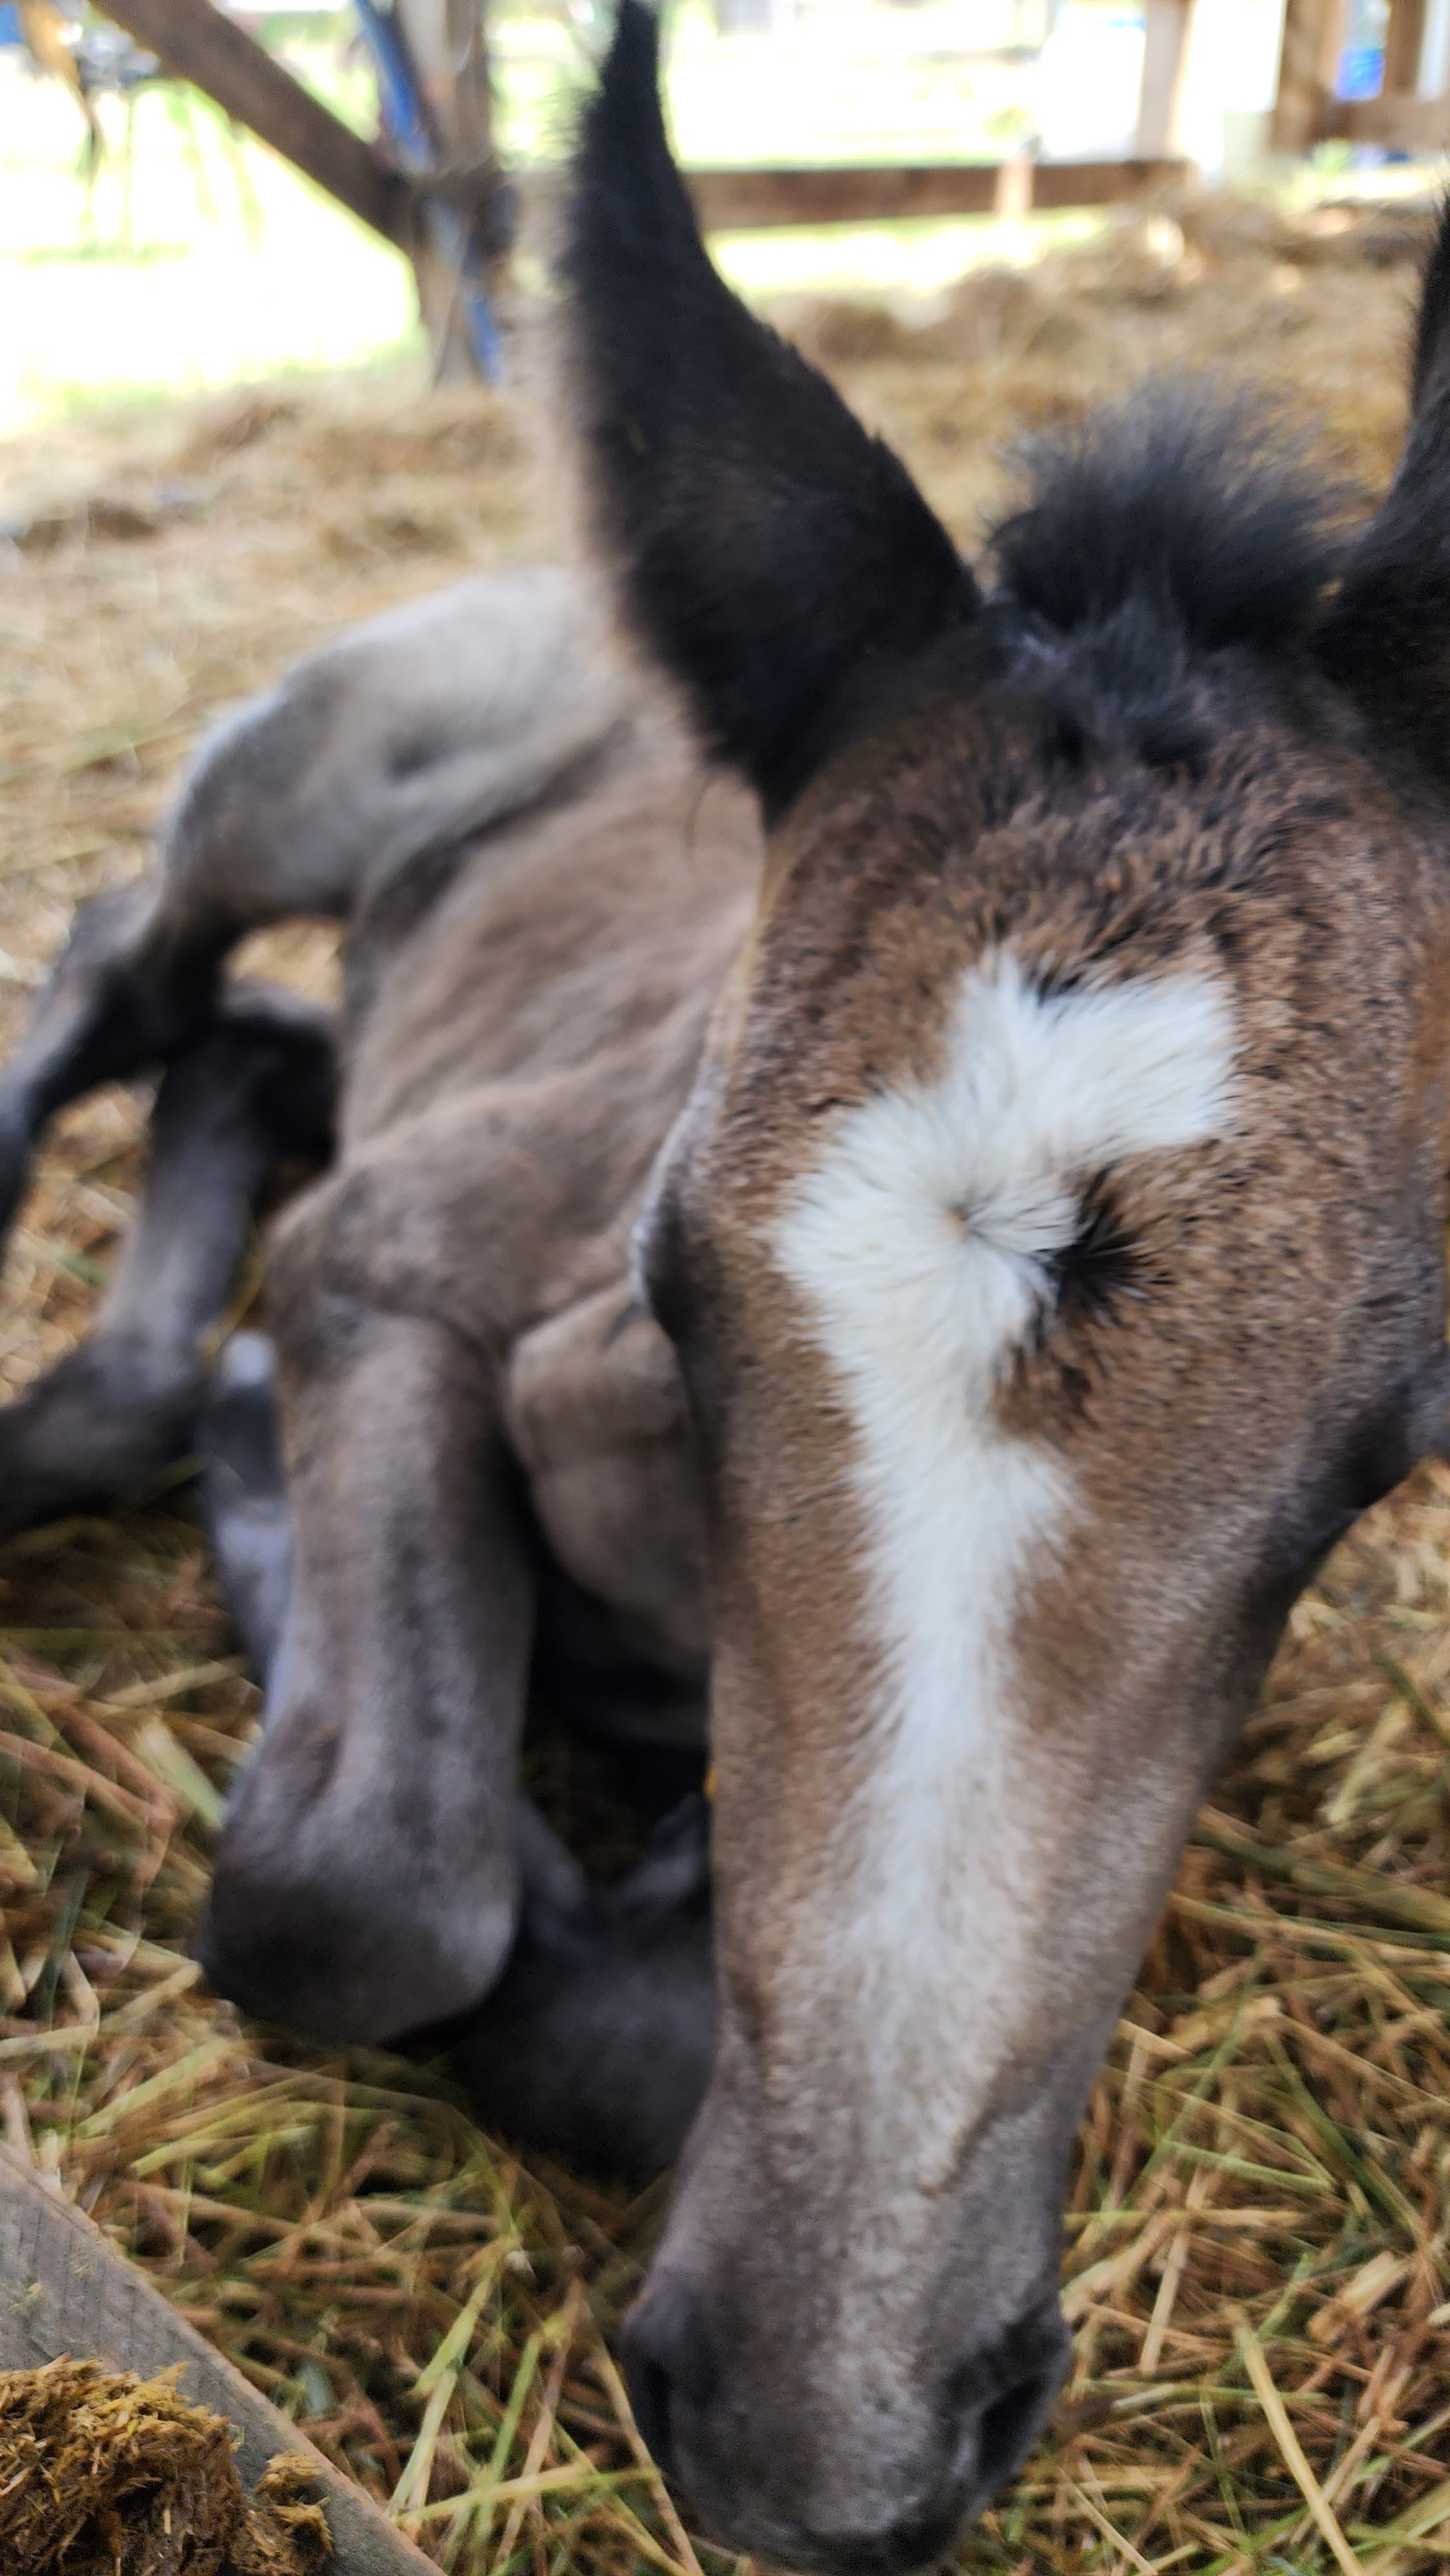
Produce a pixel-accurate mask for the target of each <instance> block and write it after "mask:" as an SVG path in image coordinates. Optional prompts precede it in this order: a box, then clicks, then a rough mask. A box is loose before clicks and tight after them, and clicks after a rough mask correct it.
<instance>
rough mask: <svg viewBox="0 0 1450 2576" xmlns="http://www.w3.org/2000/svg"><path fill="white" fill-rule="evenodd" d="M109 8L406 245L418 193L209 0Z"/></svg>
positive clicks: (145, 1) (122, 2) (128, 2)
mask: <svg viewBox="0 0 1450 2576" xmlns="http://www.w3.org/2000/svg"><path fill="white" fill-rule="evenodd" d="M103 5H104V7H105V11H106V15H107V17H108V18H114V19H115V21H116V24H117V26H118V27H124V28H125V30H126V32H127V34H128V35H131V36H134V37H135V39H136V41H137V43H138V44H140V45H145V46H147V47H148V48H149V50H150V51H151V52H152V53H153V54H159V55H160V56H161V58H162V60H163V62H164V63H166V65H167V66H168V68H169V69H170V70H172V71H174V72H178V73H179V74H180V75H181V77H182V79H183V80H189V81H192V82H194V83H195V85H196V87H197V88H198V89H200V90H205V92H206V95H207V97H208V98H214V99H215V100H216V103H217V105H218V107H220V108H222V109H224V110H225V112H226V114H227V115H228V116H231V117H235V118H236V120H237V122H238V124H240V125H246V126H250V128H251V130H252V132H253V133H254V134H256V135H260V137H261V139H262V141H263V142H264V143H270V144H271V146H272V149H273V151H274V152H280V153H281V155H282V157H283V159H284V160H286V161H290V162H291V163H292V165H293V167H294V169H298V170H300V171H301V172H302V173H303V175H304V177H306V178H308V179H312V180H314V181H315V182H316V184H317V186H318V187H319V188H325V189H326V191H327V194H328V195H329V196H330V197H335V198H336V199H337V201H338V203H339V205H343V206H346V207H347V209H348V211H349V213H351V214H354V215H356V216H358V218H359V219H360V221H361V222H363V223H365V224H370V225H371V226H372V229H373V231H374V232H378V233H381V234H382V235H383V237H384V239H385V240H387V241H390V242H397V243H401V244H404V245H405V246H406V239H407V232H408V224H409V210H410V206H411V200H412V192H411V190H410V189H409V187H408V184H407V182H406V180H404V179H403V178H402V177H401V176H400V175H399V174H398V173H397V172H396V171H392V170H389V169H387V168H385V166H384V164H383V163H382V162H381V161H380V160H379V158H378V157H377V155H376V153H375V152H374V151H373V150H372V148H371V146H370V145H369V144H366V143H364V141H363V139H362V137H361V135H359V134H354V133H353V131H352V128H351V127H350V126H347V125H344V124H343V123H342V121H341V119H340V118H339V117H336V116H334V115H333V114H332V112H331V110H330V109H329V108H326V107H324V106H323V104H322V101H321V100H320V99H317V98H314V97H313V95H312V93H311V91H310V90H306V89H304V88H303V86H302V84H301V82H300V81H296V80H294V79H293V77H292V74H291V73H290V72H289V71H286V70H285V69H284V68H283V66H282V64H281V63H278V62H274V61H273V59H272V57H271V55H270V54H268V53H265V52H264V51H263V49H262V47H261V46H260V45H258V44H254V43H253V41H252V38H251V37H250V36H248V35H246V34H244V32H243V30H242V29H241V28H240V27H239V26H237V25H236V24H235V22H234V20H232V19H230V18H224V17H223V16H222V13H221V11H220V10H219V9H214V8H213V7H212V6H211V0H103Z"/></svg>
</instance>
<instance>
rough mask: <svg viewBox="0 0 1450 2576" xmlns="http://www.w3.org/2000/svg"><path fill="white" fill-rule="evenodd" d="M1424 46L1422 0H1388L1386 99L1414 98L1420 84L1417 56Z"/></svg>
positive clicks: (1384, 90)
mask: <svg viewBox="0 0 1450 2576" xmlns="http://www.w3.org/2000/svg"><path fill="white" fill-rule="evenodd" d="M1424 49H1425V0H1390V21H1389V25H1388V27H1387V28H1386V29H1385V75H1384V82H1383V95H1384V96H1385V97H1386V98H1399V97H1405V98H1413V97H1414V95H1415V93H1416V91H1417V90H1418V88H1419V86H1420V56H1421V54H1422V53H1423V52H1424Z"/></svg>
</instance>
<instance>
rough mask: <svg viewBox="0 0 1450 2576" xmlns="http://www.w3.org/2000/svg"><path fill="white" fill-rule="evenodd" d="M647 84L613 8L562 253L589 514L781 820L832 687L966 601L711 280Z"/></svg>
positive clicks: (670, 654)
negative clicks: (609, 43)
mask: <svg viewBox="0 0 1450 2576" xmlns="http://www.w3.org/2000/svg"><path fill="white" fill-rule="evenodd" d="M657 76H658V34H657V29H656V23H655V19H654V16H653V13H652V12H651V10H650V9H648V8H646V7H645V6H644V5H642V0H622V5H621V7H620V11H619V18H618V23H617V25H616V28H615V33H614V42H613V45H612V46H611V49H610V53H609V57H608V60H607V62H606V63H605V66H604V72H603V76H602V79H601V81H600V85H599V89H598V92H597V94H596V96H595V97H594V99H593V101H592V102H591V104H590V106H589V108H588V110H587V112H586V115H585V118H584V124H583V128H582V132H581V135H580V142H579V152H578V157H577V161H576V164H575V176H574V189H573V199H572V205H571V209H570V216H569V225H568V231H567V235H566V239H565V244H564V248H563V253H562V257H561V260H560V274H561V281H562V283H563V286H564V288H565V291H566V294H567V297H568V301H569V307H570V334H569V343H568V346H569V353H570V357H571V360H572V368H573V375H574V391H575V398H576V402H577V405H578V409H579V413H580V427H581V428H582V432H583V438H584V442H585V449H586V464H587V470H588V473H589V477H590V488H591V495H592V501H593V508H594V517H595V524H596V529H597V533H598V534H599V536H600V537H601V538H602V540H603V542H604V545H605V548H606V551H607V553H608V554H609V555H610V556H611V557H612V558H613V560H614V562H615V564H616V566H617V567H618V569H619V572H620V575H621V580H622V588H623V594H624V601H625V605H626V608H627V610H628V613H629V615H630V617H631V620H632V622H633V623H634V625H635V626H636V627H637V628H638V629H639V631H640V632H641V633H642V635H643V637H644V639H645V641H646V642H647V643H648V644H649V645H650V646H652V648H653V650H654V651H655V653H656V654H657V655H658V656H659V658H660V659H661V661H663V662H664V663H665V665H666V666H667V668H668V669H669V670H670V671H671V672H672V673H673V674H674V675H675V677H676V678H677V679H679V680H681V681H682V682H683V683H684V685H685V687H686V689H687V691H688V692H689V694H690V697H691V698H692V700H693V703H694V706H695V710H696V713H697V715H698V717H699V720H700V722H701V724H702V726H703V729H704V732H705V734H706V737H707V739H708V740H709V742H710V743H711V745H712V747H713V748H714V749H715V750H716V751H717V752H719V753H721V754H722V755H723V756H724V757H725V758H726V759H727V760H729V761H732V762H734V763H735V764H736V765H737V766H738V767H739V768H741V769H743V770H744V771H745V772H746V774H747V775H748V776H749V777H750V778H752V779H753V780H754V782H755V784H756V785H757V787H758V788H759V789H760V791H761V794H762V797H763V798H764V800H765V803H766V806H767V808H768V809H769V808H776V809H778V808H779V807H780V805H782V804H783V803H784V802H785V801H786V800H787V799H788V798H789V797H790V796H791V795H793V794H794V792H795V790H796V789H797V788H798V787H799V786H800V785H802V784H803V782H804V779H805V777H806V776H807V775H808V773H809V771H810V769H811V768H812V767H813V766H814V765H815V761H816V759H817V758H818V756H819V753H820V750H821V748H822V745H823V743H824V741H825V739H826V737H827V736H828V733H829V729H830V724H831V711H832V708H833V706H834V705H836V704H837V703H838V702H839V700H840V698H841V696H842V693H843V692H845V691H851V692H852V693H853V694H854V693H855V691H856V690H858V689H859V688H861V687H862V686H863V684H865V685H867V686H868V687H869V681H870V676H871V673H872V670H873V667H874V666H880V668H881V670H882V674H883V677H884V676H885V675H886V674H887V673H889V671H890V670H891V668H892V667H893V666H896V665H899V664H900V663H901V662H903V661H904V660H907V659H909V658H910V657H912V656H914V655H915V654H917V653H919V652H920V651H921V650H922V649H923V648H924V647H925V646H927V645H928V644H931V643H933V642H935V641H936V639H937V638H938V637H939V636H941V635H942V634H943V633H944V632H945V631H946V630H947V628H949V627H950V626H952V625H954V624H957V623H959V622H960V621H961V620H962V619H963V618H965V617H966V616H968V615H969V614H970V613H971V611H972V609H973V608H974V607H975V605H976V601H977V593H976V589H975V585H974V584H973V581H972V577H971V575H970V573H969V572H968V571H967V569H966V567H965V565H964V564H963V563H962V561H961V558H960V557H959V555H958V554H957V552H956V549H955V547H954V546H953V545H952V542H951V540H950V538H949V537H948V536H947V534H946V531H945V529H944V528H943V527H942V526H941V525H940V522H939V521H938V520H937V519H935V518H934V517H933V515H932V513H931V511H930V510H929V509H928V508H927V506H926V503H925V502H924V501H923V499H922V497H921V495H920V493H919V492H918V491H917V489H916V486H915V484H914V483H913V482H912V480H911V477H910V476H909V474H908V473H907V472H906V469H905V467H904V466H903V465H902V464H901V463H900V462H899V460H898V459H897V458H896V457H895V456H893V455H892V453H891V450H890V449H889V448H888V447H885V446H883V445H882V443H881V441H880V440H879V439H874V438H870V437H868V435H867V433H866V431H865V430H864V429H863V428H862V427H861V424H860V422H859V421H857V420H856V419H855V418H853V416H852V414H851V413H850V412H849V411H848V410H847V409H846V406H845V404H844V403H843V402H841V401H840V400H839V398H838V396H837V395H836V394H835V393H834V392H833V391H832V389H831V387H830V386H829V385H828V384H827V383H826V381H825V379H824V377H823V376H820V375H818V374H817V373H816V370H815V369H814V368H813V367H810V366H808V365H807V364H806V362H805V360H804V359H803V358H801V357H800V356H799V355H798V354H797V352H796V351H795V350H793V349H791V348H788V347H787V346H786V344H785V342H784V341H782V340H781V339H779V338H778V337H777V335H776V334H775V332H773V331H770V330H767V329H766V328H765V326H764V324H762V323H760V322H758V321H756V320H755V318H754V317H753V316H752V315H751V314H750V313H748V312H747V311H746V309H745V307H744V305H743V304H741V303H740V301H739V300H738V298H737V297H736V296H734V295H732V294H731V293H730V291H729V289H728V288H727V287H726V286H725V285H724V283H723V282H722V280H721V279H720V278H719V277H718V276H717V274H716V272H715V270H714V269H713V268H712V267H711V265H710V262H709V260H708V258H707V257H706V255H705V250H704V246H703V244H702V242H701V240H700V235H699V232H698V229H697V227H696V223H695V217H694V213H693V210H692V208H691V205H690V201H689V198H688V196H687V194H686V192H685V188H684V184H683V182H682V180H681V178H680V174H679V172H678V171H677V169H676V168H675V165H674V162H673V161H672V159H671V157H670V150H669V145H668V143H667V142H666V139H665V130H664V122H663V118H662V116H661V112H660V102H659V91H658V77H657Z"/></svg>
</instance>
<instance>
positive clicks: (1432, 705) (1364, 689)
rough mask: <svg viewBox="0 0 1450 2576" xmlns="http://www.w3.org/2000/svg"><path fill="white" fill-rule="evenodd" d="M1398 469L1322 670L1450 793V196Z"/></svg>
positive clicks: (1428, 286)
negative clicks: (1403, 446) (1326, 671)
mask: <svg viewBox="0 0 1450 2576" xmlns="http://www.w3.org/2000/svg"><path fill="white" fill-rule="evenodd" d="M1410 403H1411V412H1410V427H1409V434H1408V436H1407V438H1406V441H1405V449H1404V454H1403V455H1402V457H1401V459H1400V465H1399V471H1398V473H1397V474H1396V476H1395V479H1394V482H1393V483H1392V484H1391V486H1390V490H1389V492H1388V494H1387V496H1386V498H1385V500H1384V502H1383V504H1382V506H1381V507H1380V509H1379V510H1378V511H1377V512H1376V514H1375V516H1374V517H1373V518H1372V519H1371V521H1370V523H1369V525H1368V527H1367V528H1366V529H1365V530H1364V532H1363V534H1362V535H1361V536H1360V537H1359V538H1358V540H1357V541H1356V543H1355V544H1354V546H1353V547H1352V549H1351V551H1350V554H1349V557H1348V561H1347V564H1346V568H1345V573H1344V578H1343V581H1342V582H1341V585H1340V588H1339V590H1338V592H1337V594H1336V596H1335V599H1334V601H1333V603H1332V605H1331V607H1330V609H1329V612H1328V615H1327V617H1326V619H1325V622H1324V626H1323V628H1322V630H1321V634H1320V638H1319V644H1318V651H1319V657H1320V660H1321V662H1322V663H1323V665H1324V667H1325V668H1326V669H1327V670H1328V671H1329V673H1330V675H1331V676H1332V677H1333V678H1334V679H1336V680H1337V681H1338V682H1339V683H1340V685H1341V687H1343V688H1345V689H1347V690H1349V691H1350V693H1351V694H1352V695H1353V696H1354V697H1356V698H1357V699H1358V700H1359V703H1360V705H1361V706H1362V707H1363V708H1364V709H1365V712H1366V713H1367V714H1368V715H1369V716H1370V718H1371V719H1372V721H1373V722H1374V724H1375V726H1376V728H1377V730H1379V731H1380V732H1381V733H1382V734H1383V735H1385V736H1386V737H1388V738H1389V739H1390V740H1391V741H1393V742H1394V743H1396V744H1397V746H1398V747H1399V748H1400V749H1401V750H1402V751H1404V752H1407V753H1409V754H1410V755H1412V756H1413V757H1414V758H1415V759H1416V760H1417V761H1418V763H1419V764H1420V765H1421V766H1422V767H1423V768H1425V769H1427V770H1429V771H1430V772H1431V773H1432V774H1433V776H1434V777H1435V778H1436V780H1437V781H1438V783H1439V784H1440V785H1441V786H1442V787H1446V788H1450V198H1447V199H1446V200H1445V201H1444V202H1443V203H1442V205H1441V208H1440V215H1439V221H1438V223H1437V225H1436V229H1435V238H1434V241H1433V243H1432V244H1431V248H1430V255H1429V257H1428V259H1427V260H1426V263H1425V273H1424V277H1423V279H1422V281H1421V286H1420V304H1419V311H1418V314H1417V316H1416V321H1415V340H1414V352H1413V357H1412V361H1411V370H1410Z"/></svg>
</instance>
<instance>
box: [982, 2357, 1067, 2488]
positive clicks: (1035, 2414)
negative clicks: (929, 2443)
mask: <svg viewBox="0 0 1450 2576" xmlns="http://www.w3.org/2000/svg"><path fill="white" fill-rule="evenodd" d="M1056 2393H1057V2375H1056V2374H1055V2373H1053V2374H1051V2375H1049V2374H1048V2373H1046V2372H1043V2371H1037V2372H1035V2373H1034V2374H1033V2376H1032V2377H1031V2378H1030V2379H1019V2380H1018V2382H1017V2384H1016V2386H1015V2387H1013V2388H1004V2389H1003V2390H1002V2392H1001V2395H1000V2396H998V2397H994V2398H993V2400H992V2402H991V2404H990V2406H987V2407H985V2408H984V2409H983V2413H982V2419H981V2422H980V2424H979V2425H978V2427H977V2474H978V2477H979V2478H980V2479H981V2482H982V2484H983V2486H984V2487H999V2486H1001V2485H1003V2484H1004V2483H1005V2481H1006V2480H1007V2479H1008V2478H1010V2476H1011V2475H1012V2472H1013V2470H1014V2469H1015V2468H1017V2467H1018V2466H1019V2464H1020V2463H1021V2461H1022V2460H1023V2459H1025V2457H1026V2455H1027V2453H1028V2451H1029V2450H1030V2449H1031V2447H1032V2444H1033V2441H1034V2440H1035V2438H1036V2435H1037V2432H1038V2430H1039V2427H1040V2426H1041V2424H1042V2423H1043V2421H1044V2419H1045V2417H1046V2415H1047V2411H1048V2408H1049V2407H1050V2406H1051V2404H1052V2400H1053V2398H1054V2396H1055V2395H1056Z"/></svg>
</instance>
